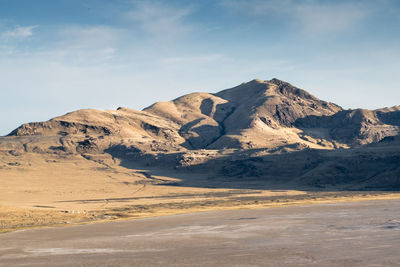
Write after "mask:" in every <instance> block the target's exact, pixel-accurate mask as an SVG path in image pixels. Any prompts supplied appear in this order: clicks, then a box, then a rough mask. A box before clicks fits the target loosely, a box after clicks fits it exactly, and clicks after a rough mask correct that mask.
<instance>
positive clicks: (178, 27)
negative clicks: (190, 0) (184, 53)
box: [125, 1, 192, 38]
mask: <svg viewBox="0 0 400 267" xmlns="http://www.w3.org/2000/svg"><path fill="white" fill-rule="evenodd" d="M191 13H192V8H190V7H186V8H185V7H179V8H178V7H173V6H171V5H168V4H166V2H165V3H163V2H156V1H135V2H134V7H133V9H132V10H131V11H128V12H126V13H125V18H127V19H128V20H130V21H133V22H136V23H138V24H139V25H140V27H141V28H142V29H143V30H145V31H146V32H148V33H150V34H153V35H155V36H156V37H162V38H174V37H178V36H180V35H182V34H185V33H187V32H189V31H190V30H191V26H190V25H189V24H188V23H187V22H185V18H186V17H187V16H189V15H190V14H191Z"/></svg>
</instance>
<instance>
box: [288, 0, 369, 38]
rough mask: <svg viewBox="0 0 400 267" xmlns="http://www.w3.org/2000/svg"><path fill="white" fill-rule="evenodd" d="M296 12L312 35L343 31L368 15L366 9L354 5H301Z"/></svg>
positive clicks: (305, 28)
mask: <svg viewBox="0 0 400 267" xmlns="http://www.w3.org/2000/svg"><path fill="white" fill-rule="evenodd" d="M294 12H295V14H296V16H297V18H298V20H299V21H300V22H301V24H302V26H303V28H304V30H305V31H306V32H308V33H310V34H319V33H330V32H338V31H343V30H346V29H348V28H349V27H352V26H353V25H355V24H356V23H358V22H359V21H360V20H362V19H363V18H364V17H365V16H366V15H367V11H366V10H365V9H362V8H360V7H358V6H356V5H353V4H342V5H299V6H297V7H296V9H295V10H294Z"/></svg>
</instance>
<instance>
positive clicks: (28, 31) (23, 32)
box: [1, 25, 38, 39]
mask: <svg viewBox="0 0 400 267" xmlns="http://www.w3.org/2000/svg"><path fill="white" fill-rule="evenodd" d="M37 27H38V26H37V25H32V26H25V27H22V26H16V27H15V28H14V29H12V30H7V31H5V32H3V33H2V34H1V36H2V38H4V39H20V38H21V39H23V38H27V37H30V36H32V35H33V30H34V29H36V28H37Z"/></svg>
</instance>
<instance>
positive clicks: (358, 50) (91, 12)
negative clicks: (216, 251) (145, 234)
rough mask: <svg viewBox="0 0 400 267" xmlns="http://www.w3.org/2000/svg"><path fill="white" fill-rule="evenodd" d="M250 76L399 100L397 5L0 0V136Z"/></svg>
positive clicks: (322, 92)
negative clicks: (24, 127) (74, 114)
mask: <svg viewBox="0 0 400 267" xmlns="http://www.w3.org/2000/svg"><path fill="white" fill-rule="evenodd" d="M255 78H258V79H262V80H269V79H272V78H278V79H281V80H284V81H287V82H290V83H291V84H293V85H295V86H297V87H300V88H302V89H305V90H307V91H308V92H310V93H312V94H313V95H315V96H316V97H319V98H321V99H323V100H327V101H330V102H334V103H336V104H339V105H340V106H342V107H343V108H346V109H347V108H368V109H375V108H381V107H390V106H394V105H400V86H399V84H400V1H397V0H346V1H341V0H338V1H334V0H330V1H327V0H192V1H189V0H168V1H165V0H164V1H157V0H149V1H146V0H114V1H108V0H36V1H32V0H0V114H1V115H0V135H5V134H8V133H9V132H11V131H12V130H13V129H15V128H16V127H18V126H19V125H21V124H22V123H27V122H32V121H44V120H48V119H50V118H52V117H55V116H59V115H62V114H65V113H67V112H70V111H73V110H76V109H81V108H96V109H116V108H118V107H120V106H124V107H129V108H133V109H138V110H140V109H142V108H144V107H146V106H149V105H151V104H152V103H154V102H156V101H168V100H171V99H174V98H176V97H179V96H181V95H183V94H187V93H191V92H211V93H213V92H217V91H220V90H222V89H226V88H230V87H234V86H236V85H238V84H240V83H242V82H247V81H250V80H252V79H255Z"/></svg>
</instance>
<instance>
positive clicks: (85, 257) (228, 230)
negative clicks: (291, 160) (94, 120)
mask: <svg viewBox="0 0 400 267" xmlns="http://www.w3.org/2000/svg"><path fill="white" fill-rule="evenodd" d="M399 214H400V200H386V201H364V202H353V203H340V204H321V205H311V206H296V207H285V208H271V209H258V210H234V211H217V212H202V213H190V214H183V215H173V216H164V217H157V218H147V219H138V220H131V221H122V222H109V223H99V224H92V225H82V226H74V227H68V228H47V229H35V230H25V231H17V232H13V233H6V234H3V235H0V266H22V265H29V266H400V254H399V253H398V248H399V245H400V231H399V230H400V217H399Z"/></svg>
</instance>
